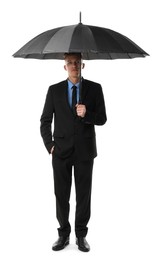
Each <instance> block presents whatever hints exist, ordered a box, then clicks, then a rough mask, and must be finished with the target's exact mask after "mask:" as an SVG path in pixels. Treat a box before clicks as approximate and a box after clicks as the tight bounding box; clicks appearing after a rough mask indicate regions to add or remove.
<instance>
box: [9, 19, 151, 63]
mask: <svg viewBox="0 0 160 260" xmlns="http://www.w3.org/2000/svg"><path fill="white" fill-rule="evenodd" d="M64 53H81V54H82V55H83V59H85V60H93V59H128V58H136V57H145V56H147V55H148V54H147V53H146V52H145V51H144V50H142V49H141V48H140V47H139V46H138V45H136V44H135V43H134V42H133V41H131V40H130V39H129V38H127V37H126V36H124V35H122V34H120V33H118V32H115V31H113V30H110V29H107V28H103V27H97V26H92V25H84V24H82V23H81V22H80V23H78V24H75V25H70V26H63V27H58V28H55V29H52V30H48V31H45V32H43V33H41V34H40V35H38V36H36V37H35V38H33V39H32V40H31V41H29V42H28V43H26V44H25V45H24V46H23V47H22V48H21V49H20V50H18V51H17V52H16V53H15V54H14V55H13V56H14V57H21V58H35V59H64Z"/></svg>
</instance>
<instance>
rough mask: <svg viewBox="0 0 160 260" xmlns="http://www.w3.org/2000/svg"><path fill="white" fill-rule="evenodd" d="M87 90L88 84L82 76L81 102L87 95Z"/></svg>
mask: <svg viewBox="0 0 160 260" xmlns="http://www.w3.org/2000/svg"><path fill="white" fill-rule="evenodd" d="M87 92H88V85H87V84H86V81H85V79H84V78H82V86H81V101H82V104H83V101H84V99H85V97H86V95H87Z"/></svg>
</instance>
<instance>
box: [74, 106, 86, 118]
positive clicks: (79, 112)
mask: <svg viewBox="0 0 160 260" xmlns="http://www.w3.org/2000/svg"><path fill="white" fill-rule="evenodd" d="M76 111H77V116H80V117H85V114H86V106H85V105H82V104H77V105H76Z"/></svg>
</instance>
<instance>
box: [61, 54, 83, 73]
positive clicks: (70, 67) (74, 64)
mask: <svg viewBox="0 0 160 260" xmlns="http://www.w3.org/2000/svg"><path fill="white" fill-rule="evenodd" d="M80 65H81V58H80V57H79V55H74V54H73V55H67V56H66V58H65V65H64V69H65V70H66V71H68V76H69V78H79V76H80ZM83 67H84V64H83V63H82V68H83Z"/></svg>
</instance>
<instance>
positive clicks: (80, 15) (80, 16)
mask: <svg viewBox="0 0 160 260" xmlns="http://www.w3.org/2000/svg"><path fill="white" fill-rule="evenodd" d="M79 23H82V13H81V12H79Z"/></svg>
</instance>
